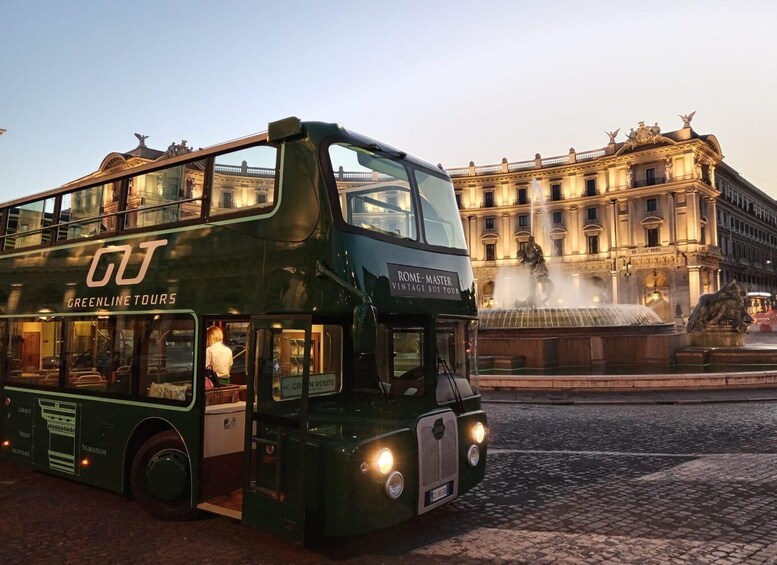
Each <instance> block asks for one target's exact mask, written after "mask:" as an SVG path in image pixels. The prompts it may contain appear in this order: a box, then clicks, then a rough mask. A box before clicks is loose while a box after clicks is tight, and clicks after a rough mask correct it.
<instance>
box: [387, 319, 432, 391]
mask: <svg viewBox="0 0 777 565" xmlns="http://www.w3.org/2000/svg"><path fill="white" fill-rule="evenodd" d="M375 361H376V365H377V368H378V376H379V377H380V381H381V386H382V387H383V389H384V390H385V391H387V392H388V393H389V394H391V395H392V396H420V395H422V394H423V393H424V328H422V327H397V326H390V325H386V324H380V325H379V326H378V346H377V350H376V353H375Z"/></svg>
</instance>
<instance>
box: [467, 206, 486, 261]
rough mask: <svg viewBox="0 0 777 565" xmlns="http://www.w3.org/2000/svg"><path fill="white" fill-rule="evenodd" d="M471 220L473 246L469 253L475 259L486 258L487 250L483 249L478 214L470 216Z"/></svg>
mask: <svg viewBox="0 0 777 565" xmlns="http://www.w3.org/2000/svg"><path fill="white" fill-rule="evenodd" d="M470 220H471V221H470V223H469V225H470V228H471V229H470V233H471V236H470V237H471V238H472V247H470V249H469V254H470V257H471V258H472V260H473V261H480V260H481V259H485V252H484V251H483V243H482V241H481V240H480V232H479V231H478V223H479V220H478V217H477V216H470Z"/></svg>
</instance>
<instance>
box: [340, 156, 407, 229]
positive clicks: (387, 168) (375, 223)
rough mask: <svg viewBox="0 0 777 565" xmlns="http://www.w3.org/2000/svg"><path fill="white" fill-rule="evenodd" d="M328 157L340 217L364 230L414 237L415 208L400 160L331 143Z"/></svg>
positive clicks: (405, 172)
mask: <svg viewBox="0 0 777 565" xmlns="http://www.w3.org/2000/svg"><path fill="white" fill-rule="evenodd" d="M329 157H330V159H331V161H332V170H333V171H334V174H335V181H336V184H337V193H338V195H339V197H340V208H341V211H342V215H343V219H344V220H345V221H346V222H347V223H349V224H350V225H352V226H356V227H360V228H363V229H366V230H370V231H375V232H379V233H382V234H388V235H393V236H396V237H401V238H407V239H415V238H416V220H415V218H416V211H415V205H414V204H413V195H412V193H411V191H410V183H409V181H408V177H407V171H406V169H405V167H403V166H402V164H401V163H398V162H396V161H393V160H391V159H388V158H386V157H381V156H379V155H377V154H375V153H371V152H369V151H367V150H365V149H362V148H360V147H355V146H352V145H345V144H333V145H331V146H330V147H329Z"/></svg>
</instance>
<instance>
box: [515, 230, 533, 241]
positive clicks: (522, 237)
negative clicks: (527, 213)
mask: <svg viewBox="0 0 777 565" xmlns="http://www.w3.org/2000/svg"><path fill="white" fill-rule="evenodd" d="M531 234H532V233H531V232H530V231H529V230H518V231H517V232H515V234H514V235H513V239H515V240H516V241H526V240H527V239H529V236H530V235H531Z"/></svg>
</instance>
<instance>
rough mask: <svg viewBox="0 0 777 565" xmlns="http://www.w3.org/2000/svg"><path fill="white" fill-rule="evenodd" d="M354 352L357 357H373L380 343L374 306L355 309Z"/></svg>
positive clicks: (360, 305)
mask: <svg viewBox="0 0 777 565" xmlns="http://www.w3.org/2000/svg"><path fill="white" fill-rule="evenodd" d="M352 330H353V351H354V353H355V354H356V355H372V354H374V353H375V349H376V345H377V341H378V319H377V316H376V310H375V307H374V306H372V304H368V303H366V302H365V303H363V304H359V305H358V306H357V307H356V308H354V309H353V328H352Z"/></svg>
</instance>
